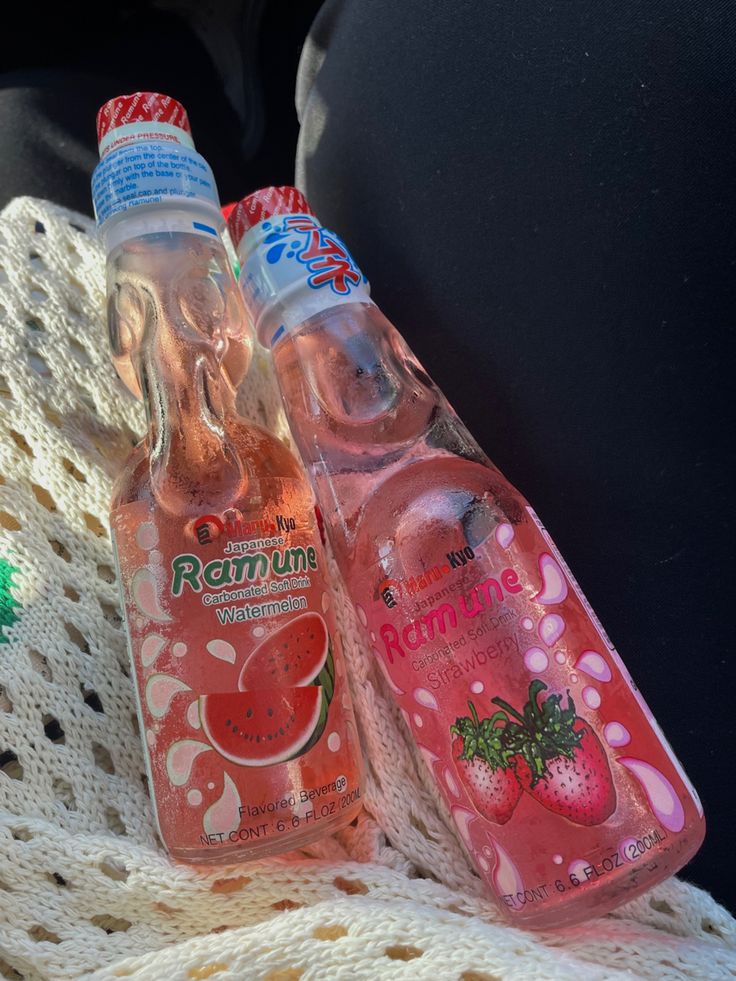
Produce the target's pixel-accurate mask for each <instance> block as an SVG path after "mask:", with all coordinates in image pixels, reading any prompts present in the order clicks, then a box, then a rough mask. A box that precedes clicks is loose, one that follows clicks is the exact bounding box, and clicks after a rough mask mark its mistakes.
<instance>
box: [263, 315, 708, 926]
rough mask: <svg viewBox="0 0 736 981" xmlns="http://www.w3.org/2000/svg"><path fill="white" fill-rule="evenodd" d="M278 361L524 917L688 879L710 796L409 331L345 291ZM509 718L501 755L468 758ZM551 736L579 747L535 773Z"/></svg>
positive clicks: (399, 664)
mask: <svg viewBox="0 0 736 981" xmlns="http://www.w3.org/2000/svg"><path fill="white" fill-rule="evenodd" d="M273 357H274V363H275V367H276V371H277V374H278V378H279V383H280V386H281V390H282V393H283V397H284V403H285V406H286V410H287V413H288V416H289V420H290V423H291V428H292V431H293V433H294V435H295V438H296V440H297V442H298V445H299V449H300V451H301V454H302V457H303V459H304V461H305V463H306V465H307V468H308V471H309V474H310V477H311V479H312V483H313V486H314V488H315V491H316V495H317V499H318V502H319V504H320V506H321V509H322V513H323V516H324V520H325V525H326V527H327V530H328V533H329V536H330V539H331V542H332V546H333V549H334V551H335V555H336V558H337V561H338V563H339V565H340V568H341V571H342V573H343V575H344V577H345V579H346V582H347V584H348V587H349V590H350V593H351V595H352V597H353V600H354V602H355V604H356V606H357V610H358V614H359V616H360V618H361V620H362V622H363V623H364V625H365V627H366V633H367V635H368V638H369V639H370V642H371V645H372V648H373V652H374V654H375V656H376V658H377V659H378V662H379V664H380V665H381V667H382V669H383V671H384V674H385V675H386V677H387V680H388V684H389V685H390V687H391V689H392V690H393V692H394V694H395V697H396V699H397V701H398V703H399V705H400V707H401V708H402V711H403V715H404V718H405V720H406V722H407V725H408V726H409V727H410V729H411V731H412V733H413V736H414V738H415V739H416V741H417V743H418V744H419V746H420V747H422V748H423V749H425V750H428V751H429V754H425V756H428V757H429V758H432V757H433V758H434V759H435V762H434V763H433V764H432V770H433V775H434V777H435V779H436V781H437V786H438V788H439V790H440V792H441V793H442V796H443V797H444V800H445V802H446V804H447V806H448V807H449V809H450V811H451V813H452V816H453V819H454V820H455V822H456V825H457V828H458V831H459V833H460V837H461V838H462V841H463V843H464V845H465V847H466V848H467V851H468V853H469V855H470V857H471V859H472V860H473V862H474V864H475V867H476V868H477V870H478V872H479V874H480V875H481V876H482V877H483V879H484V880H485V881H486V882H487V884H488V885H489V887H490V888H491V890H492V891H493V892H494V894H495V895H496V896H497V898H498V900H499V902H500V905H501V908H502V909H503V910H504V912H505V913H506V914H507V916H508V917H509V919H510V920H512V921H513V922H514V923H516V924H519V925H527V926H533V927H550V926H559V925H563V924H570V923H574V922H577V921H580V920H584V919H587V918H589V917H592V916H596V915H599V914H602V913H605V912H606V911H608V910H610V909H612V908H614V907H615V906H617V905H619V904H621V903H623V902H625V901H627V900H629V899H632V898H633V897H634V896H636V895H638V894H639V893H641V892H642V891H644V890H646V889H648V888H650V887H651V886H652V885H654V884H655V883H657V882H659V881H661V880H662V879H664V878H666V877H667V876H669V875H671V874H673V873H674V872H676V871H677V870H678V869H679V868H681V866H683V865H684V864H685V863H686V862H687V861H688V860H689V859H690V858H691V857H692V856H693V855H694V853H695V852H696V851H697V849H698V847H699V846H700V843H701V842H702V840H703V835H704V821H703V815H702V809H701V807H700V803H699V801H698V798H697V795H696V793H695V791H694V790H693V788H692V786H691V785H690V783H689V781H688V780H687V777H686V776H685V774H684V773H683V771H682V768H681V766H680V764H679V763H678V761H677V760H676V759H675V757H674V756H673V754H672V752H671V750H670V748H669V746H668V744H667V743H666V741H665V740H664V737H663V736H662V734H661V732H660V730H659V728H658V726H657V724H656V722H655V720H654V719H653V717H652V715H651V713H650V712H649V710H648V708H647V707H646V705H645V703H644V702H643V700H642V698H641V696H640V695H639V694H638V692H637V690H636V688H635V686H634V685H633V682H632V681H631V679H630V677H629V675H628V673H627V671H626V669H625V668H624V666H623V664H622V662H621V661H620V659H619V657H618V655H617V653H616V651H615V650H614V648H613V646H612V645H611V643H610V641H609V640H608V638H607V636H606V634H605V633H604V632H603V630H602V628H601V627H600V624H599V623H598V621H597V619H596V618H595V614H594V613H593V611H592V610H590V608H589V606H588V604H587V602H586V601H585V599H584V597H583V596H582V594H581V593H580V591H579V589H578V587H577V585H576V584H575V582H574V580H573V579H572V576H571V574H570V573H569V570H567V568H566V566H565V565H564V561H563V560H562V558H561V556H559V554H558V553H557V551H556V549H555V547H554V545H553V544H552V542H551V541H550V540H549V538H548V536H547V535H546V532H545V531H544V529H543V528H542V526H541V525H540V523H539V520H538V518H537V517H536V515H535V514H534V513H533V511H532V510H531V508H530V507H529V505H528V503H527V502H526V500H525V499H524V498H523V497H522V495H521V494H520V493H519V492H518V491H517V490H516V489H515V488H514V487H512V486H511V485H510V484H509V483H508V481H507V480H506V479H505V478H504V477H503V475H502V474H500V473H499V471H498V470H497V469H496V468H495V467H494V466H493V465H492V464H491V463H490V461H489V460H488V458H487V457H486V456H485V455H484V453H483V452H482V451H481V450H480V449H479V447H478V445H477V444H476V442H475V441H474V440H473V438H472V437H471V436H470V434H469V433H468V432H467V430H466V429H465V427H464V426H463V425H462V423H461V422H460V421H459V419H458V418H457V416H456V415H455V414H454V412H453V411H452V409H451V408H450V406H449V405H448V403H447V402H446V400H445V399H444V397H443V396H442V394H441V393H440V392H439V391H438V389H437V388H436V387H435V386H434V384H433V383H432V382H431V380H430V379H429V378H428V376H427V375H426V373H425V372H424V371H423V369H422V367H421V365H420V364H419V363H418V362H417V360H416V359H415V358H414V356H413V355H412V354H411V352H410V351H409V350H408V349H407V347H406V345H405V344H404V342H403V340H402V339H401V337H400V336H399V334H398V333H397V332H396V330H395V329H394V328H393V327H392V326H391V324H390V323H389V322H388V321H387V320H386V319H385V318H384V317H383V316H382V315H381V314H380V312H379V311H378V309H377V308H376V307H375V306H373V305H370V304H365V303H355V304H345V305H342V306H338V307H332V308H330V309H326V310H324V311H323V312H322V313H319V314H317V315H316V316H313V317H312V318H311V319H309V320H307V321H306V322H305V323H303V324H302V325H301V326H300V327H298V328H297V329H295V330H293V331H292V332H290V333H289V332H287V333H286V334H285V336H284V337H282V338H281V339H280V340H278V341H277V343H276V344H275V346H274V348H273ZM534 682H539V683H541V684H537V685H535V686H533V687H531V688H530V686H532V685H533V683H534ZM555 700H556V702H557V705H558V708H559V711H560V712H561V713H563V714H564V713H565V712H567V716H566V721H565V719H563V721H562V723H560V726H559V727H558V730H555V732H553V729H554V726H555V725H556V723H555V721H554V718H553V716H554V712H553V711H552V710H553V706H554V705H555ZM470 703H472V704H470ZM525 706H526V716H525ZM494 713H501V716H502V718H501V721H496V722H495V723H494V722H491V721H489V722H486V723H483V720H484V719H485V720H492V718H493V716H494ZM545 713H546V714H545ZM530 715H531V716H532V717H534V716H536V717H538V720H542V721H543V720H544V719H545V718H546V717H547V716H549V717H550V718H549V719H548V720H547V722H546V723H545V725H546V728H544V727H543V726H542V722H541V721H535V718H532V722H531V727H530V728H529V727H527V729H525V728H524V723H525V718H527V721H528V717H529V716H530ZM474 717H475V718H474ZM476 722H477V723H478V724H480V725H484V726H485V728H484V729H478V728H477V727H476ZM514 725H516V729H515V730H514V729H513V726H514ZM505 726H510V727H511V728H509V733H514V732H515V733H516V736H515V738H516V743H515V746H516V749H514V748H513V747H512V748H510V749H507V758H506V760H505V765H504V767H498V768H494V767H493V766H491V765H490V764H489V763H488V761H487V759H485V760H480V761H479V759H478V757H477V756H475V757H474V758H473V759H465V758H464V755H463V750H464V749H465V750H468V744H469V742H470V740H471V738H475V737H474V736H471V735H470V733H476V734H477V733H479V732H483V733H485V736H486V737H487V738H488V739H490V740H493V739H494V738H495V737H496V736H498V730H499V728H504V727H505ZM474 727H475V728H474ZM540 727H541V728H542V730H543V731H542V732H541V735H539V736H535V735H534V733H535V732H537V733H539V732H540ZM559 732H562V733H563V735H562V736H560V735H559ZM461 733H465V736H466V740H465V745H464V741H463V740H462V739H461V738H460V734H461ZM525 733H526V735H525ZM529 733H531V734H530V735H529ZM555 733H557V734H555ZM565 734H566V735H565ZM527 735H528V737H529V738H527ZM546 738H549V739H552V740H553V741H554V740H555V739H557V740H558V742H559V741H560V740H564V739H568V743H567V744H565V745H567V751H566V754H567V755H565V753H559V754H557V755H550V753H549V752H548V753H547V755H546V756H543V766H541V771H542V773H541V775H539V776H538V779H536V780H535V779H534V774H533V773H531V772H530V769H529V766H528V765H526V764H525V763H524V759H525V758H529V759H531V760H532V761H533V760H534V759H535V756H534V754H535V753H536V752H537V750H536V749H535V748H534V744H535V740H537V743H538V742H539V740H544V739H546ZM525 739H526V742H524V740H525ZM522 744H523V745H525V746H526V749H527V751H528V753H529V754H531V755H530V756H528V757H524V754H523V753H521V752H520V751H519V752H517V750H518V747H519V746H520V745H522ZM554 745H555V746H556V745H557V743H554ZM468 755H469V754H468Z"/></svg>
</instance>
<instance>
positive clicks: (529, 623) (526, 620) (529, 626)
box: [521, 617, 534, 630]
mask: <svg viewBox="0 0 736 981" xmlns="http://www.w3.org/2000/svg"><path fill="white" fill-rule="evenodd" d="M521 625H522V627H523V628H524V630H533V629H534V621H533V620H532V618H531V617H522V620H521Z"/></svg>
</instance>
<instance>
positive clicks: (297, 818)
mask: <svg viewBox="0 0 736 981" xmlns="http://www.w3.org/2000/svg"><path fill="white" fill-rule="evenodd" d="M97 126H98V135H99V140H100V153H101V158H102V159H101V162H100V164H99V165H98V167H97V169H96V171H95V174H94V177H93V196H94V201H95V208H96V213H97V220H98V224H99V226H100V229H101V232H102V235H103V237H104V241H105V245H106V248H107V254H108V258H107V296H108V318H109V328H110V340H111V344H112V351H113V359H114V362H115V365H116V367H117V370H118V373H119V375H120V377H121V378H122V379H123V381H124V382H125V384H126V385H127V386H128V388H130V389H131V391H132V392H133V393H134V394H135V395H137V396H138V397H139V398H143V400H144V402H145V405H146V409H147V416H148V432H147V434H146V436H145V438H144V439H143V440H142V441H141V442H140V443H139V444H138V445H137V446H136V447H135V449H134V450H133V451H132V453H131V455H130V458H129V459H128V461H127V463H126V465H125V467H124V468H123V471H122V473H121V474H120V476H119V478H118V480H117V483H116V485H115V490H114V496H113V501H112V510H111V514H110V524H111V528H112V533H113V539H114V550H115V553H116V559H117V566H118V578H119V582H120V587H121V592H122V598H123V606H124V610H125V621H126V627H127V632H128V640H129V649H130V660H131V665H132V669H133V679H134V682H135V689H136V694H137V702H138V718H139V724H140V729H141V733H142V736H143V741H144V754H145V758H146V764H147V770H148V782H149V787H150V791H151V796H152V799H153V804H154V810H155V816H156V820H157V823H158V828H159V832H160V836H161V839H162V841H163V842H164V844H165V846H166V848H167V849H168V851H169V853H170V854H171V856H172V857H173V858H176V859H180V860H183V861H189V862H195V863H216V862H233V861H238V860H241V859H250V858H254V857H256V856H265V855H269V854H273V853H275V852H281V851H284V850H287V849H292V848H295V847H298V846H301V845H303V844H304V843H305V842H307V841H310V840H311V839H314V838H317V837H320V836H322V835H324V834H327V833H329V832H331V831H334V830H335V829H336V828H339V827H341V826H343V825H345V824H347V823H348V822H350V821H351V820H352V819H353V818H354V817H355V815H356V813H357V811H358V809H359V807H360V786H359V780H360V770H359V762H358V761H359V752H358V745H357V739H356V735H355V727H354V721H353V715H352V709H351V705H350V700H349V697H348V692H347V686H346V684H345V677H344V672H343V667H342V660H341V647H340V638H339V636H338V634H337V633H336V631H335V623H334V619H333V615H332V611H331V607H330V598H329V593H328V590H327V584H326V581H325V560H324V555H323V550H322V544H321V541H320V536H319V532H318V529H317V526H316V518H315V510H314V503H313V498H312V494H311V490H310V488H309V484H308V482H307V480H306V477H305V475H304V472H303V470H302V468H301V466H300V464H299V463H298V462H297V460H296V459H295V457H294V456H293V455H292V454H291V453H290V452H289V450H288V449H287V448H286V447H285V446H284V444H283V442H282V441H281V440H279V439H277V438H276V437H275V436H273V435H271V434H270V433H268V432H266V431H264V430H263V429H261V428H259V427H258V426H255V425H252V424H250V423H247V422H246V421H245V420H243V419H242V418H240V417H239V416H238V415H237V414H236V411H235V404H234V403H235V399H234V396H235V386H236V385H237V384H238V382H239V381H240V380H241V379H242V377H243V375H244V374H245V371H246V369H247V367H248V363H249V359H250V352H251V348H250V340H249V332H248V329H247V328H246V320H245V311H244V309H243V305H242V300H241V299H240V296H239V292H238V288H237V285H236V283H235V280H234V277H233V274H232V272H231V268H230V263H229V261H228V257H227V254H226V252H225V248H224V246H223V243H222V240H221V238H220V232H221V231H223V230H224V221H223V219H222V216H221V214H220V211H219V205H218V200H217V191H216V188H215V184H214V180H213V177H212V172H211V170H210V168H209V167H208V165H207V163H206V162H205V161H204V160H203V159H202V157H201V156H199V154H197V153H196V152H195V150H194V145H193V143H192V138H191V135H190V130H189V124H188V121H187V115H186V113H185V111H184V109H183V108H182V106H181V105H180V104H179V103H178V102H176V101H174V100H173V99H171V98H169V97H167V96H163V95H159V94H157V93H141V92H138V93H135V94H133V95H130V96H122V97H120V98H116V99H113V100H111V101H110V102H108V103H106V104H105V105H104V106H103V107H102V109H101V110H100V113H99V115H98V120H97Z"/></svg>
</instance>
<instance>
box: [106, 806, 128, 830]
mask: <svg viewBox="0 0 736 981" xmlns="http://www.w3.org/2000/svg"><path fill="white" fill-rule="evenodd" d="M105 821H106V822H107V826H108V828H109V829H110V831H112V833H113V834H114V835H125V834H127V831H126V829H125V825H124V824H123V819H122V818H121V817H120V812H119V811H116V810H115V808H114V807H108V808H106V809H105Z"/></svg>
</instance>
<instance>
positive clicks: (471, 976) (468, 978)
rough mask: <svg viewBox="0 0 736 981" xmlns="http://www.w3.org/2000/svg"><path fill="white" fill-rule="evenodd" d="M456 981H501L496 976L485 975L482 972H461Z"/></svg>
mask: <svg viewBox="0 0 736 981" xmlns="http://www.w3.org/2000/svg"><path fill="white" fill-rule="evenodd" d="M458 981H502V979H501V978H499V976H498V975H497V974H486V973H485V972H484V971H463V973H462V974H461V975H460V977H459V979H458Z"/></svg>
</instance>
